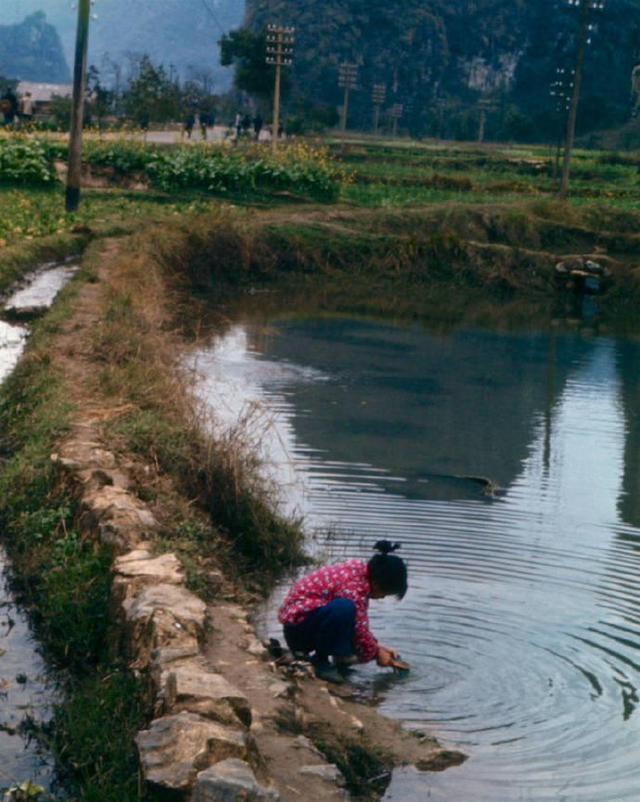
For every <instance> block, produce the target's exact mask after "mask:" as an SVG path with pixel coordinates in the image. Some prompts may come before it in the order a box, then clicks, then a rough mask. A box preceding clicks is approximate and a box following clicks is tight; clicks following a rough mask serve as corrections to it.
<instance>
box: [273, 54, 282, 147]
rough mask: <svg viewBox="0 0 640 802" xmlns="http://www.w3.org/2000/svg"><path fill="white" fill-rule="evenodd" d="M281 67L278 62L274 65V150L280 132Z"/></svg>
mask: <svg viewBox="0 0 640 802" xmlns="http://www.w3.org/2000/svg"><path fill="white" fill-rule="evenodd" d="M281 73H282V66H281V64H280V62H277V63H276V88H275V93H274V96H273V139H272V146H273V149H274V150H277V149H278V134H279V131H280V81H281Z"/></svg>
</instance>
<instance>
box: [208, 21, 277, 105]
mask: <svg viewBox="0 0 640 802" xmlns="http://www.w3.org/2000/svg"><path fill="white" fill-rule="evenodd" d="M219 44H220V63H221V64H222V66H223V67H230V66H232V65H235V68H236V73H235V84H236V86H237V88H238V89H240V90H242V91H244V92H248V93H249V94H250V95H256V96H257V97H259V98H262V99H263V100H268V99H270V98H271V97H272V96H273V87H274V80H273V71H272V70H271V69H269V68H268V67H267V64H266V59H267V40H266V35H265V32H264V30H263V29H261V30H259V31H250V30H249V29H248V28H238V29H237V30H236V31H231V33H229V34H226V35H225V36H223V37H222V39H221V40H220V42H219ZM288 90H289V80H288V76H287V75H286V74H283V76H282V88H281V96H282V97H286V95H287V92H288Z"/></svg>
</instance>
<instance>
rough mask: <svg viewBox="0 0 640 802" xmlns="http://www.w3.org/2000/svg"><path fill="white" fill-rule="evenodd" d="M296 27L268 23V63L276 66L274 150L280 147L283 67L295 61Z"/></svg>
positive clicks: (272, 138) (272, 140)
mask: <svg viewBox="0 0 640 802" xmlns="http://www.w3.org/2000/svg"><path fill="white" fill-rule="evenodd" d="M295 30H296V29H295V28H285V27H283V26H282V25H274V24H273V23H270V24H269V25H267V59H266V61H267V64H271V65H272V66H274V67H275V68H276V83H275V90H274V93H273V136H272V137H271V142H272V146H273V149H274V150H277V148H278V135H279V131H280V84H281V79H282V68H283V67H290V66H291V64H292V62H293V43H294V41H295V39H294V33H295Z"/></svg>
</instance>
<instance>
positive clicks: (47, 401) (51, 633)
mask: <svg viewBox="0 0 640 802" xmlns="http://www.w3.org/2000/svg"><path fill="white" fill-rule="evenodd" d="M92 275H93V273H92V270H91V266H90V263H89V262H88V263H87V264H86V266H85V267H84V268H83V271H82V272H81V273H80V274H79V275H78V276H77V278H76V279H75V281H74V282H73V284H72V285H71V286H69V287H68V288H67V289H66V290H65V291H64V293H63V297H61V299H60V300H59V301H58V302H57V303H56V306H55V309H54V310H52V312H51V313H50V315H48V316H47V318H46V319H44V320H42V321H41V322H40V323H39V324H38V325H37V326H36V329H35V331H34V335H33V337H32V339H31V342H30V344H29V349H28V353H27V355H26V356H25V358H24V359H23V360H22V362H21V364H20V365H19V367H18V368H17V370H16V371H15V373H14V374H13V376H12V377H10V378H9V380H8V381H7V382H6V383H5V385H4V386H3V388H2V390H1V391H0V431H1V433H2V435H1V438H0V467H1V471H0V531H2V541H3V545H5V546H6V548H7V550H8V552H9V554H10V556H11V561H12V565H13V571H12V576H13V578H14V581H15V584H16V587H17V589H18V591H19V595H20V598H21V599H22V601H23V603H24V604H25V606H26V608H27V609H28V610H29V611H30V612H31V614H32V620H33V622H34V624H35V626H36V630H37V632H38V635H39V638H40V641H41V643H42V644H43V647H44V653H45V655H46V657H47V659H48V661H49V663H50V664H51V665H52V666H53V667H55V668H56V669H58V673H57V677H58V678H59V680H60V683H61V686H62V690H63V699H64V701H62V702H61V703H60V704H59V705H58V706H57V707H56V711H55V715H54V719H53V722H52V726H51V727H50V728H48V729H47V731H46V732H39V733H37V735H38V736H39V737H43V738H44V739H45V741H47V742H48V745H49V747H50V748H51V749H52V751H53V753H54V754H55V755H56V757H57V758H58V763H59V765H60V766H64V767H65V768H66V769H67V770H68V771H69V774H72V775H73V776H74V777H75V780H76V781H77V788H78V789H79V796H80V797H81V798H82V799H83V800H95V801H96V802H98V800H105V802H106V800H108V799H109V800H112V799H114V798H118V799H122V800H134V799H137V798H138V797H137V765H136V756H135V751H134V750H133V748H132V747H133V743H132V738H133V735H134V733H135V732H136V731H137V730H138V729H139V728H140V726H141V725H142V723H143V721H144V720H145V715H146V711H145V710H144V705H143V703H142V699H143V697H142V695H141V694H139V693H137V690H136V689H137V682H136V680H134V679H133V678H132V677H131V676H130V675H129V674H128V672H127V671H126V670H125V667H124V666H122V665H120V664H118V663H117V662H114V661H113V660H111V659H110V657H109V655H108V652H107V646H106V643H107V638H106V635H107V631H108V627H109V610H108V605H109V585H110V569H109V566H110V563H111V554H110V553H109V551H108V550H107V549H105V548H104V547H102V546H100V545H99V544H98V543H94V542H91V541H89V540H87V539H85V538H83V537H81V536H80V533H79V530H78V528H77V526H76V502H75V499H74V496H73V494H72V493H71V491H70V488H69V487H68V486H66V485H65V483H64V482H62V481H61V480H60V478H59V477H58V476H57V475H56V473H55V471H54V469H53V467H52V464H51V461H50V454H51V451H52V448H53V445H54V443H55V442H56V441H57V440H58V439H59V438H60V437H62V436H63V435H64V433H65V432H66V431H67V430H68V428H69V426H70V421H71V416H72V415H73V414H74V409H73V405H72V403H70V394H69V392H68V388H67V387H66V386H65V382H64V378H63V376H62V375H61V373H60V371H59V370H57V369H56V367H55V365H54V363H53V361H52V358H51V351H50V348H51V339H52V337H53V336H55V333H56V331H57V329H58V327H59V326H60V324H61V323H62V322H63V321H64V320H65V319H66V318H68V317H69V315H70V314H71V308H72V305H73V302H74V296H75V294H76V292H77V289H78V287H79V286H80V285H81V283H82V282H84V281H87V280H91V278H92ZM115 789H117V794H116V795H115V796H114V795H113V794H112V792H113V791H114V790H115Z"/></svg>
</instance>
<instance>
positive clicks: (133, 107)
mask: <svg viewBox="0 0 640 802" xmlns="http://www.w3.org/2000/svg"><path fill="white" fill-rule="evenodd" d="M123 100H124V109H125V112H126V114H127V116H128V117H130V118H131V119H133V120H135V121H136V122H137V123H138V124H139V125H141V126H143V127H145V126H146V125H148V124H149V122H160V123H161V122H167V121H168V120H176V119H178V118H179V117H180V114H181V110H182V109H181V107H182V98H181V93H180V86H179V84H178V83H177V81H176V82H173V81H171V80H170V79H169V76H168V75H167V73H166V72H165V69H164V67H162V66H160V65H156V64H154V63H153V62H152V61H151V59H150V58H149V56H147V55H144V56H142V57H141V59H140V62H139V66H138V74H137V75H136V76H135V77H134V78H132V80H131V82H130V84H129V87H128V88H127V90H126V91H125V93H124V98H123Z"/></svg>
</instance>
